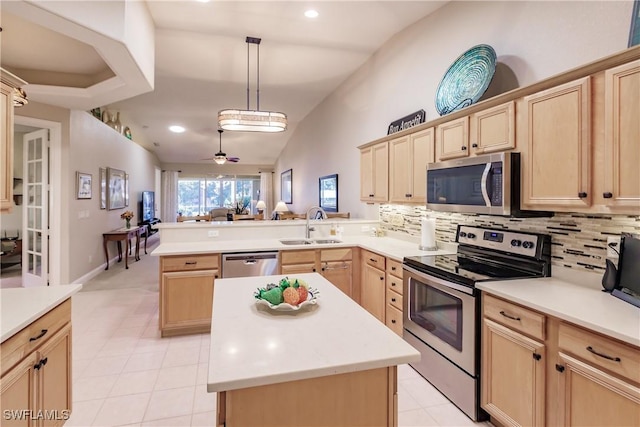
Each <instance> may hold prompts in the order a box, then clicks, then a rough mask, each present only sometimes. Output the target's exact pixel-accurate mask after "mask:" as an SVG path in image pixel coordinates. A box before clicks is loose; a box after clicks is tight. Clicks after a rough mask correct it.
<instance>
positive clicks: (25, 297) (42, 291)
mask: <svg viewBox="0 0 640 427" xmlns="http://www.w3.org/2000/svg"><path fill="white" fill-rule="evenodd" d="M80 289H82V285H58V286H38V287H33V288H8V289H0V307H1V308H2V311H1V313H0V331H1V332H2V341H0V342H4V341H5V340H7V339H8V338H10V337H11V336H13V335H14V334H15V333H16V332H19V331H20V330H21V329H22V328H24V327H25V326H27V325H29V324H30V323H31V322H33V321H34V320H36V319H38V318H39V317H41V316H42V315H43V314H45V313H47V312H48V311H50V310H51V309H52V308H54V307H56V306H57V305H59V304H60V303H62V302H64V301H65V300H66V299H67V298H69V297H70V296H71V295H73V294H75V293H76V292H78V291H79V290H80Z"/></svg>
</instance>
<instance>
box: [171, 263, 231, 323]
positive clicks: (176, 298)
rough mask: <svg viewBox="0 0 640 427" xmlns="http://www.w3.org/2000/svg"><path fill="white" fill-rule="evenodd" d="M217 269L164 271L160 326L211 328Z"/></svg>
mask: <svg viewBox="0 0 640 427" xmlns="http://www.w3.org/2000/svg"><path fill="white" fill-rule="evenodd" d="M217 274H218V271H217V270H203V271H185V272H170V273H162V281H161V284H160V287H161V288H160V295H161V301H160V302H161V306H160V329H161V330H162V331H163V332H164V329H165V328H168V329H171V328H172V327H173V328H185V327H187V328H188V327H194V328H199V329H198V330H203V331H206V330H207V329H208V328H210V327H211V308H212V304H213V281H214V279H215V278H216V277H217Z"/></svg>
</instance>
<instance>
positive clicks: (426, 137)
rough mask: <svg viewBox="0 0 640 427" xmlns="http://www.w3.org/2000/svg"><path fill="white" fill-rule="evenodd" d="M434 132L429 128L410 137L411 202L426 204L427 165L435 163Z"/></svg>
mask: <svg viewBox="0 0 640 427" xmlns="http://www.w3.org/2000/svg"><path fill="white" fill-rule="evenodd" d="M434 138H435V130H434V128H429V129H425V130H422V131H420V132H416V133H414V134H413V135H411V152H410V156H409V159H410V160H411V193H410V194H411V200H410V201H411V202H413V203H426V202H427V164H428V163H433V162H434V161H435V142H434Z"/></svg>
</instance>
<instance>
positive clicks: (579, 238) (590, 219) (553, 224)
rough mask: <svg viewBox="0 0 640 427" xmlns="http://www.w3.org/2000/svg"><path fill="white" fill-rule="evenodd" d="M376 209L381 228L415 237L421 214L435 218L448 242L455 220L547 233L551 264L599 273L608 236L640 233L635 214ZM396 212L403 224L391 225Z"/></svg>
mask: <svg viewBox="0 0 640 427" xmlns="http://www.w3.org/2000/svg"><path fill="white" fill-rule="evenodd" d="M379 212H380V223H381V227H382V228H383V229H386V230H391V231H398V232H403V233H407V234H409V235H412V236H417V237H419V236H420V218H422V217H424V216H429V217H431V218H436V239H437V240H442V241H447V242H455V235H456V229H457V226H458V224H463V225H476V226H481V227H492V228H504V229H509V230H520V231H531V232H535V233H544V234H550V235H551V245H552V246H551V257H552V264H553V265H558V266H563V267H569V268H575V269H579V270H588V271H595V272H601V273H602V272H604V269H605V259H606V255H607V236H619V235H621V234H622V233H632V234H640V216H636V215H589V214H579V213H556V215H555V216H553V217H551V218H507V217H501V216H491V215H474V214H460V213H448V212H434V211H430V210H428V209H427V208H426V207H424V206H406V205H380V208H379ZM398 215H401V216H402V218H403V221H402V223H403V225H402V226H399V225H392V222H393V224H397V223H398V221H397V219H398ZM392 219H395V220H396V221H392Z"/></svg>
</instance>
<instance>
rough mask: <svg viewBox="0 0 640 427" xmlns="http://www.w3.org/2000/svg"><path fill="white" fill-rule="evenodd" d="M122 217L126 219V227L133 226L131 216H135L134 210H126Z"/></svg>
mask: <svg viewBox="0 0 640 427" xmlns="http://www.w3.org/2000/svg"><path fill="white" fill-rule="evenodd" d="M120 218H122V219H124V220H125V223H126V227H127V228H131V218H133V212H131V211H124V212H123V213H122V215H120Z"/></svg>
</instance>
